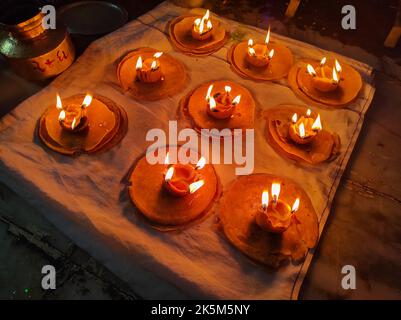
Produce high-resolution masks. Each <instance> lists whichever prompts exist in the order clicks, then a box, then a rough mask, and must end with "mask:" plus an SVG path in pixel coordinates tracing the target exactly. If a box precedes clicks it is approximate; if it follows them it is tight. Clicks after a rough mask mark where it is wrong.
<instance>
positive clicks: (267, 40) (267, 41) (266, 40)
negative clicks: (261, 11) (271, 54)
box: [265, 26, 270, 44]
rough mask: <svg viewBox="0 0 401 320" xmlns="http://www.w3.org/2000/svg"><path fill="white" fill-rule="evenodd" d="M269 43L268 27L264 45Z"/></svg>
mask: <svg viewBox="0 0 401 320" xmlns="http://www.w3.org/2000/svg"><path fill="white" fill-rule="evenodd" d="M269 42H270V26H269V29H268V30H267V35H266V39H265V44H269Z"/></svg>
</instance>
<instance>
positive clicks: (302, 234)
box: [220, 174, 318, 268]
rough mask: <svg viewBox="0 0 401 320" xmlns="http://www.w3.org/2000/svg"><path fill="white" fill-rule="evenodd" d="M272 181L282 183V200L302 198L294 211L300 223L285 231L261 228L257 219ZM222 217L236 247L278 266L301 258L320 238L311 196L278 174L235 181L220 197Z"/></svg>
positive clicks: (257, 175) (248, 254) (262, 260)
mask: <svg viewBox="0 0 401 320" xmlns="http://www.w3.org/2000/svg"><path fill="white" fill-rule="evenodd" d="M273 182H278V183H281V193H280V199H281V200H283V201H285V202H287V203H290V204H292V203H293V202H294V200H295V199H296V198H297V197H299V198H300V207H299V210H298V211H297V212H296V213H295V216H296V220H298V222H297V223H292V224H291V226H290V227H289V228H288V229H287V230H286V231H285V232H284V233H282V234H273V233H269V232H267V231H265V230H262V229H261V228H260V227H259V226H258V225H257V224H256V222H255V214H256V212H257V210H258V208H259V207H260V205H261V195H262V192H263V190H265V189H267V190H269V191H270V189H271V184H272V183H273ZM220 220H221V225H222V228H223V231H224V233H225V235H226V236H227V238H228V240H229V241H230V242H231V243H232V244H233V245H234V246H235V247H236V248H238V249H239V250H240V251H242V252H243V253H244V254H245V255H247V256H248V257H250V258H251V259H253V260H255V261H257V262H260V263H262V264H265V265H268V266H271V267H275V268H276V267H278V266H279V265H280V264H281V263H282V262H283V261H285V260H288V259H289V258H292V260H293V261H294V262H299V261H302V260H303V259H304V257H305V256H306V253H307V252H308V249H309V248H313V247H314V246H315V244H316V242H317V239H318V220H317V216H316V213H315V210H314V208H313V206H312V202H311V201H310V199H309V197H308V195H307V194H306V193H305V191H304V190H303V189H302V188H301V187H299V186H298V185H297V184H295V183H294V182H293V181H291V180H289V179H286V178H283V177H279V176H275V175H269V174H253V175H249V176H241V177H239V178H237V179H236V180H234V181H233V182H232V184H231V185H230V186H229V188H228V190H227V191H226V192H225V193H224V196H223V198H222V199H221V205H220ZM294 220H295V219H294Z"/></svg>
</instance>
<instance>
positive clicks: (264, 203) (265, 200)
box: [262, 190, 269, 210]
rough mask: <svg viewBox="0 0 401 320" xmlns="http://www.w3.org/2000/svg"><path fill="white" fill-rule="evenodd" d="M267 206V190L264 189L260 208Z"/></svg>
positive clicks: (264, 208)
mask: <svg viewBox="0 0 401 320" xmlns="http://www.w3.org/2000/svg"><path fill="white" fill-rule="evenodd" d="M268 206H269V192H268V191H266V190H264V191H263V193H262V209H263V210H266V209H267V207H268Z"/></svg>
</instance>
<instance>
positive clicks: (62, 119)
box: [58, 110, 65, 121]
mask: <svg viewBox="0 0 401 320" xmlns="http://www.w3.org/2000/svg"><path fill="white" fill-rule="evenodd" d="M64 120H65V111H64V110H61V111H60V114H59V116H58V121H64Z"/></svg>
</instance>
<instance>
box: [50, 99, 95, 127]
mask: <svg viewBox="0 0 401 320" xmlns="http://www.w3.org/2000/svg"><path fill="white" fill-rule="evenodd" d="M91 103H92V96H91V95H90V94H87V95H86V96H85V98H84V100H83V101H82V103H81V105H77V104H69V105H67V106H65V107H64V106H63V104H62V101H61V98H60V96H59V95H58V94H57V102H56V107H57V110H59V111H60V113H59V116H58V121H59V123H60V125H61V127H62V128H63V129H65V130H67V131H71V132H78V131H82V130H83V129H85V128H86V127H87V126H88V119H87V115H86V110H87V108H88V107H89V105H90V104H91Z"/></svg>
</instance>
